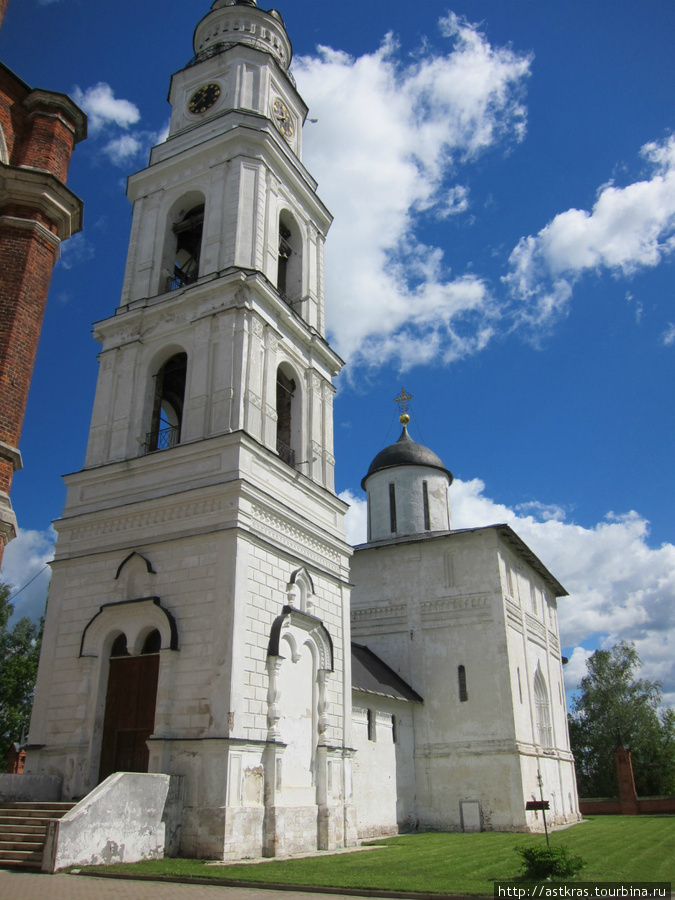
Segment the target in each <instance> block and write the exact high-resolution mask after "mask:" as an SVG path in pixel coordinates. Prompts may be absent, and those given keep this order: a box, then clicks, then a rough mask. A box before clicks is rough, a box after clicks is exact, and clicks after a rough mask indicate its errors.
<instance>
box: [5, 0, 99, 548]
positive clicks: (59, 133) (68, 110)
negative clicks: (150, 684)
mask: <svg viewBox="0 0 675 900" xmlns="http://www.w3.org/2000/svg"><path fill="white" fill-rule="evenodd" d="M5 6H6V0H0V19H1V16H2V14H3V13H4V9H5ZM85 125H86V120H85V118H84V116H83V114H82V113H81V112H80V111H79V110H78V109H77V107H75V106H74V105H73V104H72V101H70V100H68V98H66V97H64V96H63V95H62V94H55V93H51V92H47V91H42V90H35V91H33V90H31V89H30V88H29V87H28V85H26V84H25V83H24V82H23V81H21V79H20V78H17V76H16V75H14V73H13V72H11V71H10V70H9V69H7V68H6V67H5V66H3V65H2V64H1V63H0V126H1V127H2V132H3V136H4V141H5V146H6V149H7V155H6V158H5V159H4V160H3V162H4V163H5V171H4V173H0V174H2V175H4V177H5V182H6V190H5V198H4V201H3V202H2V203H1V204H0V276H1V277H0V441H2V442H4V443H5V444H9V445H10V447H15V448H16V447H18V444H19V437H20V434H21V426H22V423H23V417H24V412H25V409H26V401H27V398H28V389H29V387H30V380H31V376H32V374H33V365H34V362H35V355H36V353H37V346H38V341H39V339H40V330H41V327H42V319H43V316H44V310H45V305H46V302H47V293H48V291H49V284H50V281H51V276H52V270H53V268H54V262H55V260H56V257H57V251H58V243H59V242H58V240H57V239H56V238H55V237H54V238H53V239H50V238H51V235H52V234H54V235H56V230H57V225H56V222H52V221H50V220H49V218H48V213H47V212H46V211H45V210H47V209H48V208H49V207H48V206H47V207H43V208H42V209H37V208H31V207H30V205H28V206H27V205H26V201H25V200H22V201H20V202H17V200H13V199H12V197H11V194H12V185H13V183H15V181H16V178H17V177H18V175H17V170H20V169H21V168H24V167H26V168H28V169H30V170H32V171H34V170H36V169H38V170H42V171H46V172H49V173H50V175H51V176H53V178H55V179H57V180H58V181H60V182H61V183H65V180H66V175H67V172H68V165H69V163H70V158H71V155H72V152H73V147H74V145H75V142H76V141H77V140H80V139H81V138H83V137H84V135H85V130H86V127H85ZM21 177H24V176H21ZM43 177H44V178H45V179H46V181H45V184H44V187H45V189H46V190H47V191H48V192H49V191H51V190H53V189H54V186H55V182H54V181H51V180H50V179H49V176H43ZM50 185H51V186H50ZM23 190H24V189H23V188H22V189H21V190H19V192H18V195H17V196H23V195H22V191H23ZM59 190H61V189H59ZM30 202H31V201H28V203H30ZM73 202H74V203H75V206H74V207H73V209H77V207H78V203H79V201H77V198H73ZM79 216H80V213H78V214H77V216H76V218H77V219H78V222H79ZM12 220H17V221H12ZM71 222H72V220H71ZM77 227H79V225H78V226H77ZM77 227H76V230H77ZM68 234H69V231H68V229H67V228H65V230H64V233H63V236H64V237H67V236H68ZM13 474H14V473H13V467H12V463H11V462H10V461H8V460H7V459H4V458H1V457H0V492H4V493H7V494H8V493H9V490H10V487H11V483H12V476H13ZM3 549H4V547H3V542H2V540H0V562H2V551H3Z"/></svg>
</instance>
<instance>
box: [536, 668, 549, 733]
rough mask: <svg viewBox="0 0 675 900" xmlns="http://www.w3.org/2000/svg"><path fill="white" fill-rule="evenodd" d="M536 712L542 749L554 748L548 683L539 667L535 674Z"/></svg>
mask: <svg viewBox="0 0 675 900" xmlns="http://www.w3.org/2000/svg"><path fill="white" fill-rule="evenodd" d="M534 710H535V722H536V727H537V740H538V742H539V743H540V744H541V746H542V747H551V746H552V729H551V708H550V704H549V700H548V691H547V690H546V682H545V681H544V676H543V675H542V674H541V669H540V668H539V666H537V671H536V672H535V673H534Z"/></svg>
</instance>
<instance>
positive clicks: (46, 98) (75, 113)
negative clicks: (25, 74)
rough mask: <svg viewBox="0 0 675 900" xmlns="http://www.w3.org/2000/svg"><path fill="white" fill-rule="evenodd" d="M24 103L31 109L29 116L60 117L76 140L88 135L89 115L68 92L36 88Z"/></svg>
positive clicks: (81, 139)
mask: <svg viewBox="0 0 675 900" xmlns="http://www.w3.org/2000/svg"><path fill="white" fill-rule="evenodd" d="M23 105H24V106H25V108H26V109H27V110H28V111H29V117H33V116H36V115H45V113H46V111H47V110H49V111H50V112H49V113H47V115H51V116H55V117H57V118H58V119H60V120H61V121H62V122H63V124H64V125H65V126H66V128H67V129H68V130H69V131H71V132H72V133H73V135H74V136H75V142H76V143H78V142H79V141H83V140H84V139H85V138H86V136H87V116H86V115H85V114H84V113H83V112H82V110H81V109H80V107H79V106H77V105H76V104H75V103H73V101H72V100H71V99H70V97H69V96H68V95H67V94H61V93H58V92H56V91H45V90H42V89H41V88H36V89H35V90H34V91H31V92H30V94H29V95H28V96H27V97H26V99H25V100H24V101H23Z"/></svg>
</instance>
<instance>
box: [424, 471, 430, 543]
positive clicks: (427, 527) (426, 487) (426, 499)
mask: <svg viewBox="0 0 675 900" xmlns="http://www.w3.org/2000/svg"><path fill="white" fill-rule="evenodd" d="M422 501H423V503H424V530H425V531H431V519H430V517H429V485H428V483H427V482H426V481H423V482H422Z"/></svg>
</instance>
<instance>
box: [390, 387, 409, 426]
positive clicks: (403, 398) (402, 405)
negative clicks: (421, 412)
mask: <svg viewBox="0 0 675 900" xmlns="http://www.w3.org/2000/svg"><path fill="white" fill-rule="evenodd" d="M412 398H413V396H412V394H406V392H405V388H401V393H400V395H399V396H398V397H394V403H398V408H399V410H400V411H401V415H400V416H399V422H403V417H404V416H405V421H406V422H409V421H410V416H408V415H407V414H406V410H407V409H408V406H409V405H410V401H411V400H412ZM404 424H405V423H404Z"/></svg>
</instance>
